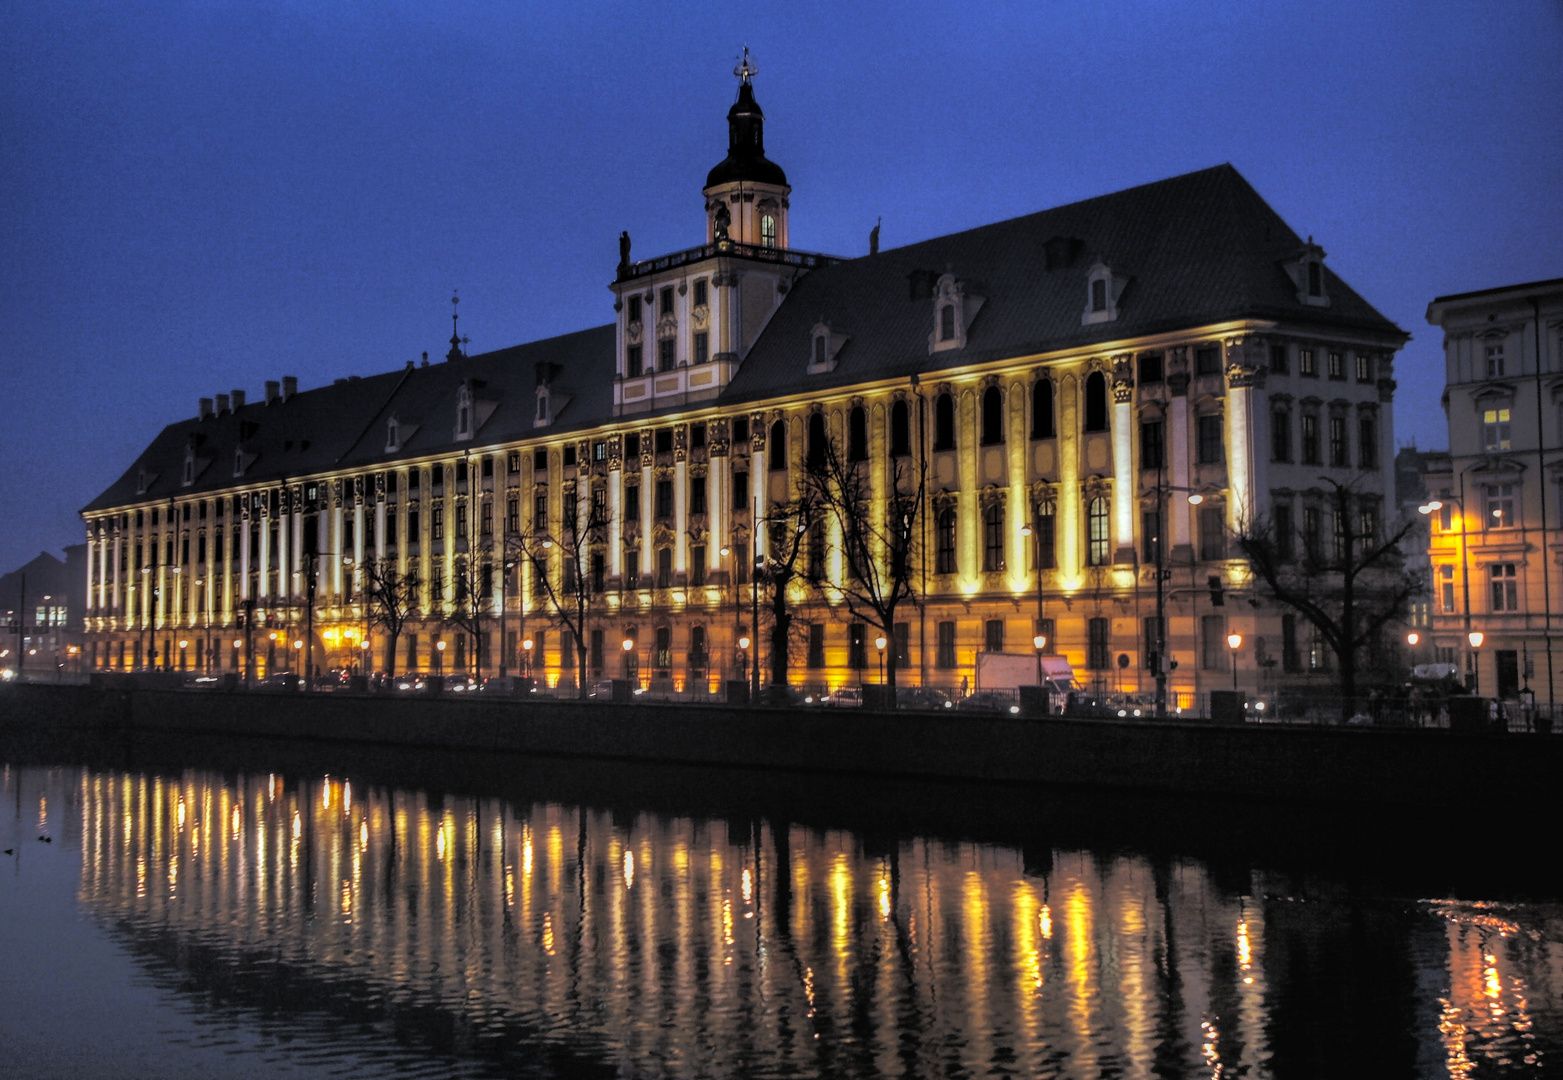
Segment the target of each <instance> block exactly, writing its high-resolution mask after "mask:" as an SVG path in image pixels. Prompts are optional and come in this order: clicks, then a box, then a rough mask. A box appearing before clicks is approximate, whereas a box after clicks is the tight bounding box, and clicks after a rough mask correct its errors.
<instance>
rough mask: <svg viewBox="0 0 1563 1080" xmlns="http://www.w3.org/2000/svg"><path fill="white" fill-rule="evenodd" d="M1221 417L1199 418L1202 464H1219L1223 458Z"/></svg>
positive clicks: (1200, 460)
mask: <svg viewBox="0 0 1563 1080" xmlns="http://www.w3.org/2000/svg"><path fill="white" fill-rule="evenodd" d="M1221 443H1222V438H1221V417H1220V416H1219V415H1216V416H1201V417H1200V418H1199V462H1200V464H1201V465H1219V464H1220V463H1221V459H1222V454H1221V450H1222V446H1221Z"/></svg>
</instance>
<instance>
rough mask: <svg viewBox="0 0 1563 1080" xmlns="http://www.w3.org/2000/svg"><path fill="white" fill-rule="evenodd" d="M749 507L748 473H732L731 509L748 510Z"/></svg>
mask: <svg viewBox="0 0 1563 1080" xmlns="http://www.w3.org/2000/svg"><path fill="white" fill-rule="evenodd" d="M749 508H750V507H749V474H748V473H746V472H735V473H733V509H734V510H748V509H749Z"/></svg>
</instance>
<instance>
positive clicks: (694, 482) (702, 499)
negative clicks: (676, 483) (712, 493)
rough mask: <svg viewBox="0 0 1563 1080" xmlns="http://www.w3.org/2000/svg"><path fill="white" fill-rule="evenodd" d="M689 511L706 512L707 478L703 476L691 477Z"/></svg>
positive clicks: (695, 512)
mask: <svg viewBox="0 0 1563 1080" xmlns="http://www.w3.org/2000/svg"><path fill="white" fill-rule="evenodd" d="M689 512H690V513H691V514H704V513H706V478H705V477H703V476H692V477H690V479H689Z"/></svg>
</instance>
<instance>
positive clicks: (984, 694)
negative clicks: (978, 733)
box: [955, 690, 1020, 716]
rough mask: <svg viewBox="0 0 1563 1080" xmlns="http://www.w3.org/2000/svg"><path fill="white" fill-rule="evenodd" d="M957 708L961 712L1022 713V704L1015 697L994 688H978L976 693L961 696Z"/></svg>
mask: <svg viewBox="0 0 1563 1080" xmlns="http://www.w3.org/2000/svg"><path fill="white" fill-rule="evenodd" d="M955 708H956V709H957V710H959V711H961V712H985V713H1010V714H1011V715H1016V716H1018V715H1019V714H1020V704H1019V703H1018V702H1017V701H1016V700H1015V699H1014V698H1012V697H1010V696H1009V695H1007V694H1000V693H997V692H996V691H993V690H978V691H977V692H976V693H975V694H969V695H967V696H966V697H963V698H961V700H960V701H958V702H957V703H956V705H955Z"/></svg>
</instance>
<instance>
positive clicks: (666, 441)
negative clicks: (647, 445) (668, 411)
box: [652, 428, 673, 454]
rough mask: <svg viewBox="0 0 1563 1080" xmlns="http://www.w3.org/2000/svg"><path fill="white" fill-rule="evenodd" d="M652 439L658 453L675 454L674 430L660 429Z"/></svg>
mask: <svg viewBox="0 0 1563 1080" xmlns="http://www.w3.org/2000/svg"><path fill="white" fill-rule="evenodd" d="M652 438H653V440H654V442H655V445H656V448H657V453H659V454H671V453H672V452H673V429H672V428H658V429H657V430H656V433H655V434H654V435H653V436H652Z"/></svg>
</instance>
